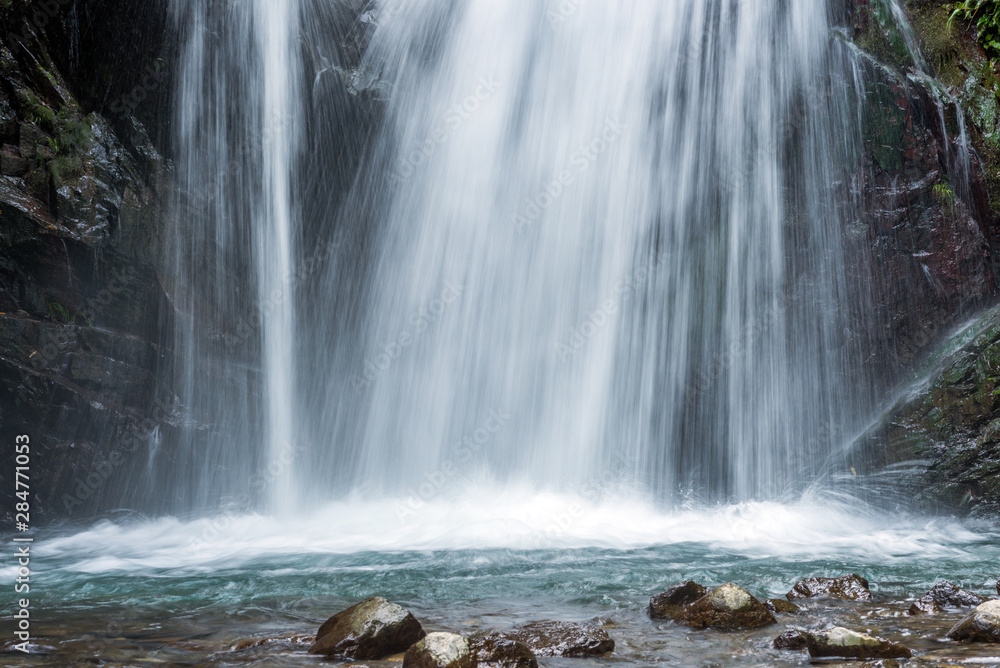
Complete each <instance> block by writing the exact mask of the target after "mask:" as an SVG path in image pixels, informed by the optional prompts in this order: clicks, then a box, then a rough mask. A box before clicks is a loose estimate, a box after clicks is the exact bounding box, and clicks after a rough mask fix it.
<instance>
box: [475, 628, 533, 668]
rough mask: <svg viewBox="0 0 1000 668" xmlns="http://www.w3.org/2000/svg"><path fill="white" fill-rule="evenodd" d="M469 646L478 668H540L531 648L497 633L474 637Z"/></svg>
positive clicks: (492, 632)
mask: <svg viewBox="0 0 1000 668" xmlns="http://www.w3.org/2000/svg"><path fill="white" fill-rule="evenodd" d="M469 646H470V649H471V651H472V657H473V660H474V661H475V663H476V666H477V668H538V660H537V659H536V658H535V654H534V652H532V651H531V648H530V647H528V646H527V645H526V644H524V643H523V642H521V641H519V640H514V639H513V638H508V637H506V636H505V635H503V634H502V633H497V632H496V631H491V632H490V633H483V634H479V635H476V636H473V637H472V638H471V639H470V640H469Z"/></svg>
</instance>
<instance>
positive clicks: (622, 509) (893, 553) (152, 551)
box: [38, 489, 1000, 573]
mask: <svg viewBox="0 0 1000 668" xmlns="http://www.w3.org/2000/svg"><path fill="white" fill-rule="evenodd" d="M405 503H406V501H405V500H403V499H397V500H385V501H381V502H377V503H371V502H363V501H359V500H351V501H345V502H339V503H334V504H330V505H328V506H326V507H323V508H320V509H317V510H316V512H314V513H312V514H311V515H309V516H301V517H284V518H278V517H267V516H261V515H256V514H222V515H219V516H216V517H214V518H203V519H197V520H192V521H182V520H179V519H176V518H160V519H155V520H148V521H134V522H120V523H115V522H110V521H102V522H100V523H97V524H95V525H93V526H92V527H90V528H89V529H86V530H84V531H80V532H78V533H74V534H72V535H63V536H50V537H48V538H44V539H43V540H41V541H40V543H39V545H38V553H39V555H40V557H41V558H43V559H45V560H48V561H52V560H55V561H56V562H57V563H59V564H60V565H61V567H62V568H63V569H65V570H67V571H77V572H83V573H109V572H120V571H123V572H143V571H158V570H164V569H166V570H171V571H185V570H200V569H212V570H214V569H219V568H235V569H239V568H245V567H247V565H248V564H251V563H252V562H254V561H255V560H259V559H261V558H274V557H282V556H288V557H290V556H296V555H310V554H312V555H320V554H349V553H362V552H403V551H428V550H467V549H473V550H475V549H495V548H507V549H514V550H565V549H577V548H586V547H593V548H602V549H613V550H629V549H637V548H645V547H653V546H664V545H683V544H696V545H700V546H701V547H702V548H703V549H705V550H706V551H707V552H709V553H711V552H727V553H734V554H739V555H744V556H747V557H752V558H777V559H781V560H799V561H801V560H810V559H824V560H831V559H832V560H837V559H847V560H851V559H864V560H866V561H872V560H874V561H878V562H905V561H910V562H912V561H914V560H917V559H919V560H938V559H944V560H961V559H962V558H963V557H966V556H968V555H970V554H971V553H972V552H975V553H976V554H977V555H979V556H982V551H983V549H993V550H994V551H997V552H998V555H997V556H998V557H1000V550H997V546H998V545H1000V541H998V538H1000V535H997V534H996V533H993V534H989V533H983V532H981V531H979V530H976V529H974V528H972V527H969V526H965V525H963V524H961V523H958V522H956V521H953V520H945V519H928V518H921V517H917V516H902V515H897V516H894V517H891V518H888V519H887V518H886V516H885V515H884V514H882V513H875V512H871V511H869V510H868V509H866V508H864V507H863V506H860V505H858V504H856V503H852V502H850V501H846V500H844V499H840V498H833V497H828V496H827V497H822V496H817V497H805V498H802V499H801V500H799V501H797V502H795V503H789V504H779V503H773V502H752V503H742V504H738V505H727V506H717V507H710V508H697V509H696V508H691V509H686V510H680V511H674V512H663V511H661V510H659V509H657V508H656V507H655V506H654V505H652V504H650V503H648V502H646V501H644V500H642V499H637V498H629V497H619V498H613V499H605V500H603V501H601V502H593V501H590V500H588V499H586V498H584V497H581V496H573V495H565V494H554V493H534V494H532V493H527V491H526V490H522V489H508V490H482V491H481V492H480V493H479V494H477V495H475V496H470V497H467V498H465V499H464V500H462V501H460V502H454V501H453V500H449V501H430V502H427V503H426V504H424V505H423V506H422V507H420V508H419V509H417V510H415V511H413V512H412V513H411V514H407V515H405V516H401V513H400V509H401V508H404V504H405ZM991 540H992V543H993V548H989V545H990V541H991Z"/></svg>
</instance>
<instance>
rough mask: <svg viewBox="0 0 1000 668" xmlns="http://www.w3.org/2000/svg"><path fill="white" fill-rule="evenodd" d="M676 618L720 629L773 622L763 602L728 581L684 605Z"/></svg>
mask: <svg viewBox="0 0 1000 668" xmlns="http://www.w3.org/2000/svg"><path fill="white" fill-rule="evenodd" d="M677 621H678V622H680V623H681V624H686V625H687V626H695V627H702V628H707V627H711V628H720V629H756V628H760V627H763V626H768V625H770V624H775V623H777V620H775V618H774V615H773V614H771V611H770V610H768V609H767V607H766V606H765V605H764V604H763V603H761V602H760V601H758V600H757V599H756V598H754V597H753V596H751V595H750V593H749V592H748V591H747V590H745V589H743V588H741V587H738V586H736V585H734V584H732V583H727V584H724V585H722V586H721V587H718V588H716V589H713V590H712V591H711V592H709V593H708V594H706V595H705V596H703V597H701V598H700V599H698V600H697V601H695V602H694V603H691V604H689V605H687V606H685V607H684V608H683V610H682V612H681V613H680V616H679V617H678V619H677Z"/></svg>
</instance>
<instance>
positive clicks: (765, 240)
mask: <svg viewBox="0 0 1000 668" xmlns="http://www.w3.org/2000/svg"><path fill="white" fill-rule="evenodd" d="M320 11H321V10H320V8H319V6H318V5H317V6H312V5H310V6H309V7H308V8H307V7H301V8H300V7H299V6H298V5H297V4H289V3H268V2H265V1H264V0H260V1H259V2H254V3H226V2H210V1H209V0H177V1H176V2H175V14H176V16H177V25H178V26H179V28H180V30H179V32H180V35H181V41H182V45H183V48H182V57H181V62H182V70H181V77H180V81H181V88H180V90H179V92H178V102H177V104H178V120H177V127H176V134H177V137H178V150H177V153H178V155H179V165H180V169H179V170H178V172H179V176H180V183H181V186H182V187H181V189H180V190H181V193H182V195H183V197H182V201H181V202H180V206H179V207H178V211H179V215H180V218H179V220H180V222H179V226H178V234H176V235H175V236H176V239H175V243H174V244H173V249H174V256H173V257H174V262H175V265H174V282H173V296H174V299H175V302H176V303H177V308H178V311H179V312H180V313H182V314H186V316H187V317H181V318H179V323H180V324H179V328H178V336H177V340H178V347H179V349H180V350H182V351H183V353H184V355H183V359H182V362H181V365H180V373H179V378H180V380H181V383H180V384H179V385H180V388H179V392H178V394H179V395H180V398H181V402H182V403H183V404H184V405H185V407H186V409H187V410H188V413H189V415H190V417H191V419H192V422H193V423H195V424H200V425H203V426H202V428H201V429H195V430H190V431H193V432H194V433H195V436H194V437H192V438H190V439H189V445H188V448H189V449H188V450H187V451H186V452H182V453H181V454H180V458H182V459H183V461H184V462H193V465H192V466H191V467H190V469H189V470H177V469H176V467H174V470H173V472H172V477H168V484H170V485H172V489H175V490H176V489H180V490H184V491H182V492H181V493H182V494H186V495H187V496H188V497H190V498H193V503H194V506H195V507H201V508H205V507H208V508H212V507H217V506H218V502H219V500H220V499H223V500H224V499H225V498H227V497H231V496H237V495H240V494H241V492H245V488H246V481H247V480H248V479H254V475H255V474H259V473H260V472H261V471H269V473H268V474H267V475H266V476H265V477H264V479H263V480H260V476H259V475H258V477H257V482H261V484H260V485H256V486H257V487H261V488H263V487H266V488H267V491H268V494H267V495H264V496H265V498H262V499H257V500H258V501H264V502H266V501H267V499H270V505H271V506H272V507H277V506H276V504H278V503H279V502H281V503H286V504H289V505H288V506H286V507H290V505H292V504H293V503H294V500H293V495H294V494H295V493H300V494H301V495H302V497H301V498H300V499H299V501H300V502H308V503H316V502H322V501H325V500H329V499H331V498H335V497H338V496H343V495H346V494H349V493H350V492H352V491H361V492H363V493H364V494H365V495H366V496H367V497H368V498H373V497H374V498H384V497H387V496H391V497H400V496H402V497H406V496H412V495H413V494H415V493H416V492H418V491H420V490H423V491H421V492H420V496H421V497H424V498H426V497H428V496H429V495H430V496H439V495H442V498H445V497H448V496H451V495H453V494H456V493H458V492H460V491H462V490H463V489H467V488H468V486H469V483H473V482H474V483H477V484H479V485H482V484H486V483H490V484H493V485H496V486H499V487H510V486H511V485H515V486H516V485H528V486H530V487H531V488H533V489H536V490H539V489H552V490H557V491H561V492H579V491H580V490H581V489H591V488H593V487H595V486H597V487H599V488H601V489H607V488H612V487H613V488H615V489H623V488H625V489H629V490H633V491H638V492H639V493H641V494H648V493H650V492H652V493H653V494H654V495H655V496H656V497H657V498H659V499H674V500H676V499H678V498H681V496H682V495H683V496H687V495H689V494H690V493H694V494H696V495H698V496H702V497H705V498H709V499H730V500H732V499H736V500H743V499H750V498H773V497H775V496H778V495H781V494H783V493H785V492H789V491H792V490H794V489H801V488H802V487H803V486H804V485H805V484H807V483H809V482H811V481H812V480H813V479H814V478H815V476H816V475H817V474H820V473H822V472H823V467H824V463H825V459H824V458H825V456H826V455H827V454H828V453H829V452H830V451H831V450H832V449H833V447H834V446H835V445H836V444H837V439H838V438H840V437H841V436H842V435H843V434H845V433H846V430H847V429H849V428H850V427H851V426H852V425H853V424H854V421H858V420H860V419H861V418H862V417H863V415H864V413H865V410H864V408H863V407H864V406H867V404H868V403H870V401H869V400H868V398H867V397H866V396H865V390H866V386H865V383H863V382H862V383H857V382H856V381H857V378H858V377H859V376H858V370H859V366H860V365H859V363H858V360H859V359H860V358H861V354H860V353H861V348H862V346H860V345H858V343H857V341H852V340H849V337H848V335H847V334H846V333H845V332H846V330H847V312H848V308H847V305H846V302H847V300H848V299H849V298H850V297H851V295H852V292H851V289H850V285H849V281H848V273H849V267H851V266H852V263H858V262H861V261H863V258H854V257H848V256H847V255H848V253H847V251H846V250H845V244H844V241H843V238H844V230H845V220H847V218H848V214H847V213H846V212H849V210H850V207H851V206H852V205H851V196H850V192H849V188H848V186H847V178H848V177H847V174H848V173H849V172H850V171H851V170H853V169H856V167H857V159H858V155H859V148H858V144H859V141H860V140H859V119H858V108H857V104H856V103H855V102H854V100H856V99H857V93H856V90H857V88H856V87H857V72H856V71H855V69H854V67H853V63H852V55H851V53H850V50H849V48H848V47H846V46H845V45H844V44H843V42H842V40H840V39H838V37H837V36H836V34H835V32H834V29H833V27H832V25H833V21H832V20H831V18H830V10H829V9H828V8H827V7H826V6H825V3H786V2H778V1H777V0H775V1H774V2H755V3H748V2H740V1H738V0H716V1H714V2H708V3H704V2H693V1H692V2H680V3H673V4H669V5H665V6H646V5H643V6H635V7H632V6H621V5H620V4H616V3H610V2H588V3H585V4H584V3H573V2H563V3H554V2H553V3H547V4H546V3H542V4H538V3H534V2H528V0H521V1H518V2H510V3H503V4H500V3H495V2H490V1H488V0H474V1H471V2H469V3H465V4H461V5H459V4H455V3H447V2H435V1H430V0H427V1H425V2H418V3H411V2H388V1H387V2H383V3H380V4H379V5H378V6H377V7H376V8H375V10H374V11H372V12H370V13H368V14H366V17H367V18H368V19H369V20H370V21H374V22H375V24H376V25H377V28H376V29H375V31H374V36H373V38H372V42H371V44H370V45H369V46H368V49H367V52H366V55H365V57H364V61H363V63H362V66H361V68H360V69H359V71H358V72H356V73H355V74H354V76H353V83H352V85H366V84H367V85H369V86H370V87H372V88H374V89H376V90H379V91H382V94H383V95H384V97H385V98H386V100H387V103H386V104H387V109H386V114H385V120H384V123H383V128H382V130H381V132H380V135H379V137H378V138H377V139H376V141H375V145H374V147H373V148H372V149H371V150H370V155H371V157H370V158H369V160H368V162H367V163H366V165H367V166H366V167H365V168H363V169H362V170H361V172H360V176H359V177H358V178H357V179H356V180H355V184H354V187H353V191H352V192H351V193H348V196H347V197H345V198H344V199H343V201H342V203H339V204H338V207H339V213H338V215H337V218H336V221H335V224H333V225H332V227H333V228H335V229H334V230H333V231H331V230H329V229H327V228H330V227H331V225H330V222H329V221H327V220H320V219H319V217H318V215H316V214H310V215H304V214H303V213H302V211H303V209H309V210H311V211H312V210H315V209H316V207H315V206H312V204H311V201H310V197H311V195H310V193H315V192H316V189H315V188H314V189H313V190H310V189H309V188H308V187H306V186H304V185H303V183H302V181H303V177H302V174H301V173H300V172H301V165H300V162H299V161H298V159H297V156H298V154H299V149H300V145H301V144H302V140H301V135H302V132H303V130H302V128H304V127H306V126H309V127H310V128H311V132H312V141H311V142H310V146H309V151H310V152H311V153H312V154H314V156H315V155H321V154H323V153H324V152H329V153H331V154H332V153H337V152H338V150H339V148H338V147H339V146H340V145H341V143H342V142H345V141H347V139H346V138H344V137H341V136H338V135H336V134H335V133H332V132H329V131H325V130H326V127H325V126H324V125H323V123H324V122H326V123H327V124H330V123H331V121H330V120H329V119H330V117H329V115H328V116H327V117H324V116H322V114H321V112H320V111H317V110H318V109H321V108H323V107H331V106H332V107H334V108H336V106H337V105H336V103H335V101H333V103H330V102H331V101H330V100H326V101H324V99H323V93H322V90H321V83H322V81H323V77H324V76H326V75H328V73H329V72H330V71H338V70H337V66H336V63H330V62H328V59H327V57H326V56H324V55H322V54H319V55H317V51H319V50H321V47H322V45H323V44H324V39H325V40H326V42H330V41H332V38H331V37H329V36H326V37H324V36H323V35H317V34H315V32H316V31H313V33H309V29H308V27H307V26H308V24H309V22H308V21H302V19H301V17H302V16H310V17H311V16H312V14H313V13H314V12H316V13H318V12H320ZM764 34H768V35H771V39H769V40H761V39H760V36H761V35H764ZM300 35H301V37H300ZM303 40H306V43H305V44H306V45H305V46H304V45H303V44H304V43H303ZM317 45H319V46H317ZM307 52H308V53H309V61H310V62H311V63H313V64H314V65H315V66H316V70H317V71H316V73H315V75H314V77H312V78H311V77H309V76H308V75H306V74H304V70H305V69H306V67H305V66H304V65H303V61H304V59H305V57H304V54H305V53H307ZM321 65H322V67H321ZM310 82H311V83H312V87H311V89H310V87H309V83H310ZM324 102H326V104H324ZM304 110H308V111H304ZM332 122H333V123H334V124H335V122H336V119H335V117H334V120H333V121H332ZM313 160H314V162H315V157H314V158H313ZM319 164H320V165H322V164H323V163H322V162H320V163H319ZM313 178H314V179H315V178H316V177H315V175H313ZM320 178H321V177H320ZM312 197H313V198H315V195H312ZM310 207H311V208H310ZM357 221H364V224H365V225H366V226H367V227H368V230H367V232H366V235H367V236H366V239H365V242H364V244H357V245H356V247H354V248H348V249H347V250H346V251H344V252H341V253H340V255H339V256H338V258H337V259H336V260H335V261H334V260H331V261H330V262H329V263H328V265H327V266H326V268H325V270H326V271H327V275H326V276H325V278H322V277H320V276H319V275H317V276H314V277H310V279H309V280H308V281H305V282H304V283H303V284H298V283H296V282H295V281H294V280H293V281H289V280H287V279H288V277H289V276H293V275H294V274H295V270H296V268H297V266H298V265H299V264H300V263H301V258H300V257H299V256H300V255H301V254H302V253H301V252H300V251H299V249H301V248H303V247H304V246H305V245H306V244H304V243H303V242H302V240H303V239H304V238H306V237H309V238H310V239H318V238H331V237H332V236H336V235H337V234H340V235H341V236H344V235H343V233H342V231H343V230H344V229H348V228H350V227H351V225H352V224H353V225H354V226H357V225H358V222H357ZM348 236H349V235H348ZM352 256H353V257H352ZM296 258H298V259H296ZM359 277H361V278H360V281H359ZM344 286H351V289H350V290H345V287H344ZM345 293H348V294H345ZM250 312H252V314H253V315H254V316H256V317H255V318H248V317H247V316H248V313H250ZM345 312H351V313H358V314H360V315H359V316H358V317H357V318H356V320H354V321H353V322H355V323H356V324H353V325H345V324H344V323H345V318H344V313H345ZM206 322H207V323H209V325H208V326H206V324H205V323H206ZM206 329H207V330H209V331H210V333H212V335H213V336H215V340H213V339H212V336H209V337H205V336H204V331H205V330H206ZM855 338H856V337H855ZM848 377H850V378H852V379H853V382H851V383H848V382H845V379H846V378H848ZM291 446H294V447H291ZM289 452H292V456H290V457H285V455H287V454H288V453H289ZM279 461H280V465H278V466H274V464H275V462H279ZM170 468H171V467H170V466H168V465H165V466H164V467H162V469H166V470H169V469H170ZM293 479H294V480H295V483H296V484H295V485H292V484H291V482H290V481H292V480H293ZM296 490H297V492H296ZM427 490H430V492H427Z"/></svg>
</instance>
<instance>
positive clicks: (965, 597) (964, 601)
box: [909, 580, 986, 615]
mask: <svg viewBox="0 0 1000 668" xmlns="http://www.w3.org/2000/svg"><path fill="white" fill-rule="evenodd" d="M985 601H986V598H985V597H984V596H980V595H979V594H973V593H972V592H971V591H965V590H964V589H961V588H959V587H956V586H955V585H953V584H952V583H950V582H948V581H947V580H945V581H943V582H938V583H937V584H936V585H934V586H933V587H932V588H931V590H930V591H929V592H927V593H926V594H924V595H923V596H921V597H920V598H919V599H917V600H916V601H915V602H914V603H913V605H911V606H910V611H909V612H910V614H911V615H921V614H926V613H934V612H942V611H943V610H944V609H946V608H974V607H976V606H977V605H979V604H980V603H983V602H985Z"/></svg>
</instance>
